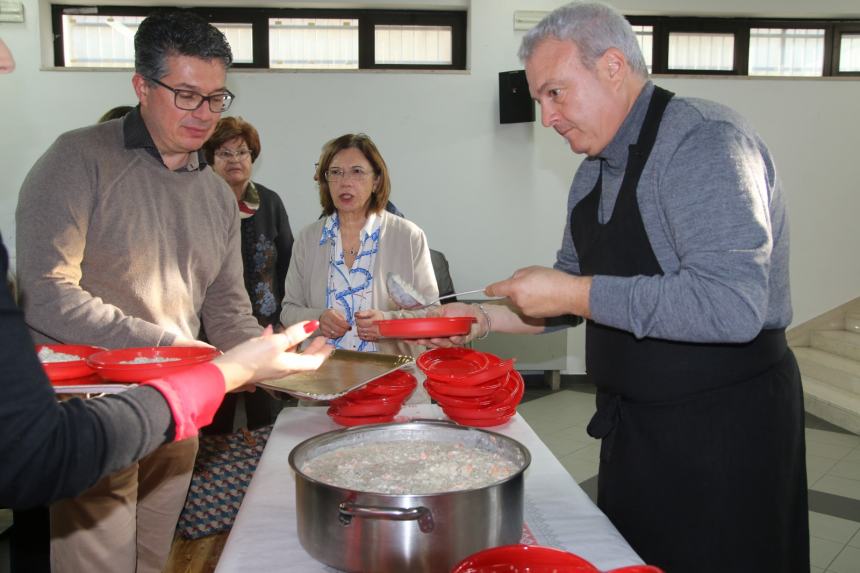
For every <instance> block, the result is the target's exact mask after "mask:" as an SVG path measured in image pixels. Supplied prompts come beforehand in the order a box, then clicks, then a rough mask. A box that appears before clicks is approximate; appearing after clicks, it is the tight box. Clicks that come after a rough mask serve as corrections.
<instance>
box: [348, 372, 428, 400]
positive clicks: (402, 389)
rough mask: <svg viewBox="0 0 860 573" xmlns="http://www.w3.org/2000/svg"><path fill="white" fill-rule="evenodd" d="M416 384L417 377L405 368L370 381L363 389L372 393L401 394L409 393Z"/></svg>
mask: <svg viewBox="0 0 860 573" xmlns="http://www.w3.org/2000/svg"><path fill="white" fill-rule="evenodd" d="M416 386H418V381H417V380H416V379H415V376H413V375H412V374H410V373H409V372H404V371H403V370H395V371H394V372H391V373H389V374H386V375H385V376H383V377H381V378H377V379H376V380H373V381H372V382H369V383H368V384H367V385H365V386H364V387H363V388H362V390H366V391H367V392H370V393H372V394H382V395H386V396H389V395H394V396H399V395H401V394H403V393H406V394H407V395H408V393H409V392H412V390H414V389H415V387H416Z"/></svg>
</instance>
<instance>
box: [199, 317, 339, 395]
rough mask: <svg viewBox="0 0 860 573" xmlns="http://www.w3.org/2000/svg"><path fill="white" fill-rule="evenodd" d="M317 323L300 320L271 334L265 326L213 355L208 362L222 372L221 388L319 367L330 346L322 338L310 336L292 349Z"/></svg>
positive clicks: (229, 388) (236, 388)
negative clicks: (302, 347) (300, 348)
mask: <svg viewBox="0 0 860 573" xmlns="http://www.w3.org/2000/svg"><path fill="white" fill-rule="evenodd" d="M318 325H319V324H318V323H317V321H315V320H312V321H310V322H300V323H298V324H294V325H293V326H291V327H289V328H288V329H287V330H286V331H284V332H283V333H281V334H273V333H272V328H271V327H266V330H265V332H263V335H262V336H260V337H258V338H252V339H251V340H248V341H245V342H243V343H242V344H240V345H239V346H236V347H235V348H232V349H230V350H229V351H228V352H226V353H225V354H222V355H221V356H218V357H217V358H215V359H214V360H213V361H212V363H213V364H214V365H215V366H217V367H218V369H219V370H221V372H222V374H223V375H224V381H225V383H226V389H225V390H226V391H227V392H233V391H235V390H239V389H244V388H242V387H243V386H245V385H248V384H254V383H257V382H263V381H264V380H271V379H274V378H283V377H285V376H289V375H290V374H293V373H295V372H303V371H308V370H316V369H317V368H319V367H320V365H322V363H323V362H325V359H326V358H328V356H329V354H331V352H332V350H333V349H332V347H331V346H329V345H327V344H326V343H325V339H324V338H322V337H317V338H314V339H313V340H312V341H311V343H310V344H309V345H308V346H307V348H305V350H304V352H302V353H301V354H299V353H297V352H296V351H295V350H296V347H297V346H298V344H299V343H300V342H302V341H303V340H304V339H306V338H307V337H308V336H309V335H310V333H312V332H313V331H315V330H316V329H317V326H318Z"/></svg>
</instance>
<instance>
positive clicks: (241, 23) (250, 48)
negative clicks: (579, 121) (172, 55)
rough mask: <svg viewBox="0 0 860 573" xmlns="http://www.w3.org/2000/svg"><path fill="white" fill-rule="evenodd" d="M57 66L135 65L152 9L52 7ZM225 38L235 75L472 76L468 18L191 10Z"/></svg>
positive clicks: (425, 13) (419, 13)
mask: <svg viewBox="0 0 860 573" xmlns="http://www.w3.org/2000/svg"><path fill="white" fill-rule="evenodd" d="M51 10H52V20H53V30H54V38H55V42H54V63H55V65H56V66H60V67H62V66H65V67H122V68H130V67H133V66H134V33H135V32H136V31H137V26H138V25H139V24H140V22H141V21H142V20H143V19H144V18H145V17H146V15H147V14H149V13H150V12H151V11H152V10H153V8H152V7H144V6H68V5H56V4H55V5H52V6H51ZM191 10H192V11H194V12H196V13H198V14H200V15H201V16H203V17H204V18H206V20H207V21H209V22H211V23H212V24H213V25H214V26H216V27H217V28H218V29H219V30H221V31H222V32H223V33H224V35H225V36H226V37H227V41H228V42H229V43H230V47H231V48H232V50H233V57H234V66H235V67H237V68H242V67H253V68H272V69H330V70H348V69H366V68H388V69H392V68H406V69H411V68H418V69H466V12H465V11H431V10H334V9H331V10H328V9H290V8H202V7H200V8H197V7H195V8H191Z"/></svg>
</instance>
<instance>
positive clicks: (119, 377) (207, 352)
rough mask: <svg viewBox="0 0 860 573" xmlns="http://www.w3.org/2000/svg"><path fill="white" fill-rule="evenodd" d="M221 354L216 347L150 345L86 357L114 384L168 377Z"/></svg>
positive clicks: (108, 351)
mask: <svg viewBox="0 0 860 573" xmlns="http://www.w3.org/2000/svg"><path fill="white" fill-rule="evenodd" d="M219 354H221V352H219V351H218V350H217V349H215V348H204V347H200V346H154V347H153V346H150V347H144V348H121V349H117V350H106V351H103V352H98V353H96V354H93V355H91V356H90V357H89V358H87V363H88V364H89V365H90V366H91V367H92V368H93V369H94V370H95V371H96V372H98V374H99V376H101V377H102V378H103V379H105V380H111V381H114V382H143V381H144V380H150V379H152V378H159V377H161V376H164V375H166V374H170V373H174V372H179V371H180V370H185V369H186V368H188V367H190V366H194V365H195V364H201V363H203V362H208V361H210V360H212V359H213V358H215V357H216V356H218V355H219ZM156 357H162V358H178V359H179V360H171V361H169V362H152V363H148V364H123V362H127V361H130V360H134V359H135V358H156Z"/></svg>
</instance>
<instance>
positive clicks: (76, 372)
mask: <svg viewBox="0 0 860 573" xmlns="http://www.w3.org/2000/svg"><path fill="white" fill-rule="evenodd" d="M43 348H50V349H51V350H53V351H54V352H62V353H64V354H74V355H75V356H80V357H81V359H80V360H71V361H69V362H47V363H42V368H44V369H45V374H47V375H48V379H49V380H50V381H51V382H60V381H63V380H72V379H75V378H83V377H86V376H90V375H92V374H93V369H92V367H90V365H89V364H87V357H89V356H91V355H93V354H95V353H96V352H101V351H103V350H104V348H102V347H100V346H88V345H85V344H37V345H36V352H39V351H40V350H41V349H43Z"/></svg>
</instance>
